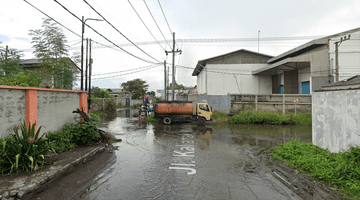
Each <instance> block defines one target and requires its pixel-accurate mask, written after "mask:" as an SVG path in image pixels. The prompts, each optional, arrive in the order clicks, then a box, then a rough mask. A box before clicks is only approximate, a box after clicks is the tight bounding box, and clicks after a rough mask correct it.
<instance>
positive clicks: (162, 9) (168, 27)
mask: <svg viewBox="0 0 360 200" xmlns="http://www.w3.org/2000/svg"><path fill="white" fill-rule="evenodd" d="M158 3H159V6H160V9H161V12H162V14H163V16H164V18H165V21H166V24H167V26H168V28H169V31H170V34H172V33H173V32H172V31H171V28H170V25H169V22H168V20H167V19H166V16H165V13H164V10H163V8H162V6H161V3H160V0H158ZM176 46H177V48H179V46H178V45H177V43H176Z"/></svg>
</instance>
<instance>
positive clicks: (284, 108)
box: [283, 94, 285, 114]
mask: <svg viewBox="0 0 360 200" xmlns="http://www.w3.org/2000/svg"><path fill="white" fill-rule="evenodd" d="M283 114H285V94H283Z"/></svg>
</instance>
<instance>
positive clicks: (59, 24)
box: [24, 0, 122, 52]
mask: <svg viewBox="0 0 360 200" xmlns="http://www.w3.org/2000/svg"><path fill="white" fill-rule="evenodd" d="M24 1H25V2H26V3H28V4H29V5H30V6H32V7H33V8H35V9H36V10H38V11H39V12H41V13H42V14H43V15H45V16H46V17H48V18H50V19H51V20H53V21H54V22H56V23H58V24H59V25H60V26H62V27H64V28H65V29H66V30H68V31H70V32H71V33H73V34H75V35H77V36H78V37H80V38H81V35H79V34H77V33H75V32H74V31H72V30H71V29H69V28H68V27H66V26H64V25H63V24H61V23H60V22H58V21H56V20H55V19H54V18H52V17H50V16H49V15H47V14H46V13H44V12H43V11H41V10H40V9H38V8H37V7H35V6H34V5H32V4H31V3H29V2H28V1H26V0H24ZM80 42H81V41H80ZM80 42H78V43H80ZM93 42H94V43H97V44H100V45H102V46H105V47H108V48H112V47H109V46H106V45H104V44H102V43H100V42H96V41H94V40H93ZM74 45H75V44H73V45H70V46H74ZM25 51H27V50H25ZM29 51H31V49H29ZM121 52H122V51H121Z"/></svg>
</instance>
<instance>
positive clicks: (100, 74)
mask: <svg viewBox="0 0 360 200" xmlns="http://www.w3.org/2000/svg"><path fill="white" fill-rule="evenodd" d="M152 66H153V65H149V66H145V67H138V68H134V69H128V70H123V71H116V72H107V73H99V74H92V76H102V75H107V74H116V73H123V72H128V71H133V70H138V69H145V68H148V67H152Z"/></svg>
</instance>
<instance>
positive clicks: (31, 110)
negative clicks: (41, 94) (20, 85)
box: [25, 89, 37, 130]
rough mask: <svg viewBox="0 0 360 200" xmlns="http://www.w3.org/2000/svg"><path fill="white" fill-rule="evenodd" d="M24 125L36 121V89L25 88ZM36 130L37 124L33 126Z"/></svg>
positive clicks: (27, 125)
mask: <svg viewBox="0 0 360 200" xmlns="http://www.w3.org/2000/svg"><path fill="white" fill-rule="evenodd" d="M25 94H26V127H29V123H30V126H32V125H33V124H34V123H35V124H36V121H37V90H31V89H27V90H26V92H25ZM35 130H37V125H36V126H35Z"/></svg>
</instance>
